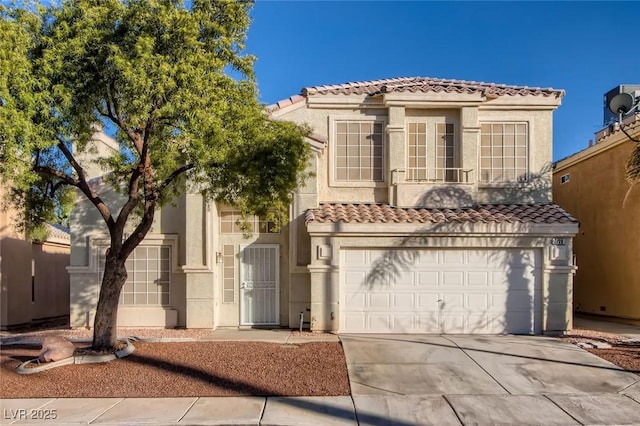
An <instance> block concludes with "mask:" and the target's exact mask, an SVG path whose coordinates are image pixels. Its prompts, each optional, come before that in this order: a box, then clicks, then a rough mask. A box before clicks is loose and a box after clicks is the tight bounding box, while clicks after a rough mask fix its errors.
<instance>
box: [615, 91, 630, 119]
mask: <svg viewBox="0 0 640 426" xmlns="http://www.w3.org/2000/svg"><path fill="white" fill-rule="evenodd" d="M633 101H634V99H633V96H632V95H631V94H629V93H618V94H617V95H615V96H614V97H613V98H611V100H610V101H609V109H610V110H611V112H612V113H614V114H626V113H628V112H629V111H630V110H631V107H632V106H633Z"/></svg>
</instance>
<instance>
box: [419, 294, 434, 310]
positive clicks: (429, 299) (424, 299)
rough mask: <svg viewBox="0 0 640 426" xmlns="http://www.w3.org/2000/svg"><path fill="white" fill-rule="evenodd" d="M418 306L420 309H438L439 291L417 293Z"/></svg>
mask: <svg viewBox="0 0 640 426" xmlns="http://www.w3.org/2000/svg"><path fill="white" fill-rule="evenodd" d="M417 297H418V308H421V310H425V309H426V310H431V309H436V310H437V309H438V305H439V303H440V302H439V300H440V294H439V293H425V292H421V293H418V294H417Z"/></svg>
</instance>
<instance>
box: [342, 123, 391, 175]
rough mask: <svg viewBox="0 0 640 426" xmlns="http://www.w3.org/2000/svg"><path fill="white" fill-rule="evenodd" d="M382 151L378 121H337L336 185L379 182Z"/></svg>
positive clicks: (381, 167) (381, 135)
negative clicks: (338, 183) (337, 183)
mask: <svg viewBox="0 0 640 426" xmlns="http://www.w3.org/2000/svg"><path fill="white" fill-rule="evenodd" d="M383 148H384V145H383V125H382V122H381V121H338V122H336V143H335V154H334V176H335V180H336V182H382V181H383V180H384V176H383V158H384V157H383Z"/></svg>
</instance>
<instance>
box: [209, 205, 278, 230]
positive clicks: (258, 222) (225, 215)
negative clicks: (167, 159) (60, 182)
mask: <svg viewBox="0 0 640 426" xmlns="http://www.w3.org/2000/svg"><path fill="white" fill-rule="evenodd" d="M242 224H243V222H242V214H241V213H240V212H239V211H236V210H223V211H221V212H220V233H221V234H244V233H250V234H252V233H258V234H271V233H276V231H275V224H274V223H273V222H268V221H266V220H262V219H260V218H258V217H257V216H251V217H249V218H247V225H248V227H249V228H248V229H242Z"/></svg>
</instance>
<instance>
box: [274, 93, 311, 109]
mask: <svg viewBox="0 0 640 426" xmlns="http://www.w3.org/2000/svg"><path fill="white" fill-rule="evenodd" d="M305 99H306V97H305V96H303V95H293V96H291V97H289V98H287V99H283V100H281V101H278V102H276V103H275V104H272V105H267V112H274V111H277V110H279V109H282V108H286V107H288V106H289V105H293V104H297V103H298V102H302V101H304V100H305Z"/></svg>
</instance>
